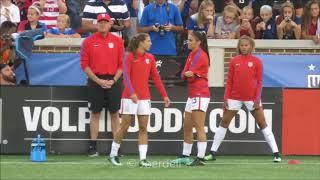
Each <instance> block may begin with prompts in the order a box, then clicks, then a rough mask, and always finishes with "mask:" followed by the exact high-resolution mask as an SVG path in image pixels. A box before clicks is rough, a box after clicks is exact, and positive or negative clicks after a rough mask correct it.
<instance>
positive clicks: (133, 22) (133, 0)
mask: <svg viewBox="0 0 320 180" xmlns="http://www.w3.org/2000/svg"><path fill="white" fill-rule="evenodd" d="M125 2H126V4H127V7H128V10H129V13H130V28H128V29H126V30H125V32H124V33H126V34H127V36H128V38H129V39H131V38H132V37H133V36H134V35H135V34H137V30H138V10H139V0H125Z"/></svg>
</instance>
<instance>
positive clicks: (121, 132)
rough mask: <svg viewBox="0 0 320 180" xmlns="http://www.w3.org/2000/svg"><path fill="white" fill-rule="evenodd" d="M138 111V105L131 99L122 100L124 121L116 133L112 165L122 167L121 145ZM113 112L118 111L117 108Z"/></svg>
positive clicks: (112, 151)
mask: <svg viewBox="0 0 320 180" xmlns="http://www.w3.org/2000/svg"><path fill="white" fill-rule="evenodd" d="M110 107H114V106H110ZM137 109H138V104H135V103H133V102H132V100H131V99H121V107H120V112H121V114H122V116H121V120H122V121H121V125H120V128H119V129H118V131H117V132H116V133H115V136H114V138H113V139H114V140H113V142H112V145H111V152H110V158H109V160H110V161H111V163H112V164H114V165H116V166H119V165H121V163H120V161H119V157H118V152H119V148H120V144H121V143H122V140H123V138H124V136H125V135H126V133H127V132H128V129H129V126H130V124H131V121H132V119H134V117H135V114H136V113H137ZM113 110H114V111H117V109H116V108H115V109H113ZM110 111H111V110H110Z"/></svg>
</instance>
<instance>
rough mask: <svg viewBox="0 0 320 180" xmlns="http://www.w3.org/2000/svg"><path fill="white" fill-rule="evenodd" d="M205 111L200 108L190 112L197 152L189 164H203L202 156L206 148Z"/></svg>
mask: <svg viewBox="0 0 320 180" xmlns="http://www.w3.org/2000/svg"><path fill="white" fill-rule="evenodd" d="M205 118H206V113H205V112H204V111H202V110H193V111H192V114H191V119H192V122H193V124H194V127H195V129H196V131H197V139H198V143H197V147H198V154H197V158H196V159H195V160H194V161H193V162H192V163H190V164H188V165H189V166H199V165H204V164H205V163H204V159H203V158H204V156H205V153H206V149H207V136H206V132H205V130H204V123H205Z"/></svg>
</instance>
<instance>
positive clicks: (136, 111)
mask: <svg viewBox="0 0 320 180" xmlns="http://www.w3.org/2000/svg"><path fill="white" fill-rule="evenodd" d="M120 114H132V115H150V114H151V101H150V99H147V100H138V103H134V102H133V101H132V100H131V99H121V107H120Z"/></svg>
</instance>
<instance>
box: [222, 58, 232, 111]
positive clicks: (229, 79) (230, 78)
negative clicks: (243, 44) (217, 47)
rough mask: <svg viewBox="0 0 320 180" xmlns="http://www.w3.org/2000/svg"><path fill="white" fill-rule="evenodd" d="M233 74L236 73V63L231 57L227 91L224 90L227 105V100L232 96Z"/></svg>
mask: <svg viewBox="0 0 320 180" xmlns="http://www.w3.org/2000/svg"><path fill="white" fill-rule="evenodd" d="M233 75H234V63H233V60H232V59H231V61H230V64H229V70H228V77H227V84H226V87H225V92H224V103H225V106H227V104H226V103H227V101H228V99H229V97H230V94H231V90H232V86H233ZM225 108H226V107H225Z"/></svg>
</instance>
